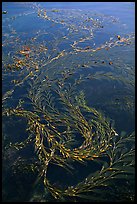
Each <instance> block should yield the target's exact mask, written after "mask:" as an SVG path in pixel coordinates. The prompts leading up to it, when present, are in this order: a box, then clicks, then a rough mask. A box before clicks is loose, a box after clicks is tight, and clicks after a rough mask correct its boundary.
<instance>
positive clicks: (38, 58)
mask: <svg viewBox="0 0 137 204" xmlns="http://www.w3.org/2000/svg"><path fill="white" fill-rule="evenodd" d="M16 4H17V8H18V7H19V8H20V6H21V7H23V8H24V12H22V13H17V14H16V15H13V14H10V12H9V13H5V14H4V13H3V24H2V26H3V33H2V83H3V86H2V87H3V97H2V115H3V126H2V133H3V136H2V171H3V172H2V179H3V181H2V185H3V186H2V187H3V189H2V190H3V201H29V202H33V201H38V202H50V201H51V202H52V201H56V202H68V201H71V202H79V201H89V202H91V201H97V202H99V201H133V200H134V173H135V172H134V160H135V158H134V139H135V133H134V126H133V127H131V128H130V127H126V128H127V129H126V132H123V129H121V127H119V126H118V125H117V119H116V118H113V113H115V114H116V117H117V115H118V113H120V114H123V115H124V114H125V115H126V116H127V115H128V118H130V119H131V122H132V124H133V123H134V87H135V85H134V81H135V80H134V77H135V68H134V59H133V54H134V33H126V27H125V25H123V24H121V22H120V21H119V19H116V18H115V17H113V16H109V15H103V14H100V13H96V12H93V11H91V10H90V11H88V10H79V9H72V10H71V9H69V10H67V9H59V10H57V9H45V8H42V5H38V4H37V3H26V4H25V3H24V4H22V5H21V4H19V3H16ZM30 22H31V23H30ZM28 24H29V26H28ZM117 30H118V31H119V33H118V34H120V37H119V38H118V36H117V34H115V33H116V31H117ZM100 35H102V38H100ZM127 56H128V57H127ZM104 84H105V85H104ZM104 92H106V95H105V93H104ZM110 93H111V94H110ZM107 94H108V95H107ZM114 122H115V124H116V125H117V128H118V130H117V129H116V127H115V124H114ZM128 130H129V131H128Z"/></svg>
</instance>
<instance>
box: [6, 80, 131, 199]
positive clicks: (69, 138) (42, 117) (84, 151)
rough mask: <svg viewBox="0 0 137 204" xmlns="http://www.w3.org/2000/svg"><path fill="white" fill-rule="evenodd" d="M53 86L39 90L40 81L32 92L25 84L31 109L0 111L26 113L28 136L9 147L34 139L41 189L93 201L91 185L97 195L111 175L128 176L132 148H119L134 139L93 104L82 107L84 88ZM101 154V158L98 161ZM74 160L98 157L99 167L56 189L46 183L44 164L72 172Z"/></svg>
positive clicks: (112, 176) (32, 141) (19, 147)
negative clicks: (121, 132) (81, 89)
mask: <svg viewBox="0 0 137 204" xmlns="http://www.w3.org/2000/svg"><path fill="white" fill-rule="evenodd" d="M44 83H46V82H44ZM34 84H35V81H34ZM34 84H32V87H34ZM54 86H55V87H56V84H54V83H53V84H52V86H51V87H46V86H45V87H44V88H45V90H43V86H42V85H40V86H39V88H36V90H35V89H34V91H35V94H33V89H30V90H31V94H29V95H28V97H29V100H30V101H31V104H32V106H33V111H29V110H25V109H24V108H23V107H21V104H20V106H17V107H16V108H15V109H10V110H9V109H7V110H5V112H4V115H8V116H11V115H16V116H19V117H23V118H26V120H27V126H28V127H27V131H28V135H30V136H28V138H27V139H26V140H25V141H22V142H21V143H15V144H11V145H10V147H11V146H12V147H14V148H15V149H16V150H20V149H22V148H25V147H26V145H27V144H30V145H31V144H34V151H35V153H36V155H37V157H38V160H39V162H40V164H41V167H42V170H41V172H40V174H39V176H40V179H43V184H44V185H45V188H47V189H48V191H49V192H50V193H51V194H52V196H53V197H54V198H55V199H60V198H62V197H64V198H67V197H76V198H77V197H80V198H82V197H83V198H85V199H90V200H92V193H93V200H94V193H95V192H96V189H97V193H100V194H101V190H100V191H99V190H98V188H100V187H101V188H102V187H106V186H107V187H108V188H110V186H111V180H112V179H116V180H117V179H120V178H122V179H126V180H128V177H127V176H128V175H130V174H134V147H132V148H131V149H130V148H129V147H128V148H127V149H126V148H125V145H126V144H127V141H130V143H132V144H134V133H133V134H130V135H127V136H124V137H120V136H119V135H118V134H117V133H116V131H115V130H114V129H113V128H112V127H111V126H110V122H109V121H108V119H106V118H105V117H104V116H103V115H102V114H101V113H100V112H98V111H97V110H96V109H95V108H92V107H89V106H87V104H86V101H85V96H84V92H82V91H80V93H79V94H76V87H77V83H76V81H75V82H74V83H73V84H70V83H69V84H68V85H67V84H65V87H63V88H62V87H61V88H60V87H59V88H57V87H56V88H54ZM36 87H37V86H36ZM73 92H74V93H75V94H74V93H73ZM55 94H56V107H55V105H54V101H55ZM45 96H46V97H45ZM60 104H61V105H60ZM6 113H8V114H6ZM87 116H88V117H87ZM62 127H63V128H62ZM74 135H77V136H75V140H77V141H79V143H80V144H79V146H78V147H73V141H74V139H73V137H74ZM82 139H83V142H82ZM74 143H75V142H74ZM10 147H8V148H10ZM123 148H124V150H123ZM104 157H105V160H106V161H103V160H102V158H104ZM74 162H80V163H81V164H84V163H85V162H97V163H98V162H99V163H101V165H102V167H101V168H100V169H98V170H97V171H96V172H95V173H92V174H90V175H89V176H88V177H87V178H85V179H84V180H83V181H81V182H80V183H78V184H76V185H75V186H73V187H72V186H71V187H69V186H68V187H67V188H66V189H60V188H57V187H55V186H54V184H51V182H50V180H49V179H48V176H47V174H48V166H49V164H50V163H52V164H54V165H58V166H59V167H62V168H65V169H66V170H67V171H68V172H72V173H73V171H74V167H73V163H74ZM87 192H88V194H87ZM84 193H85V194H84Z"/></svg>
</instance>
